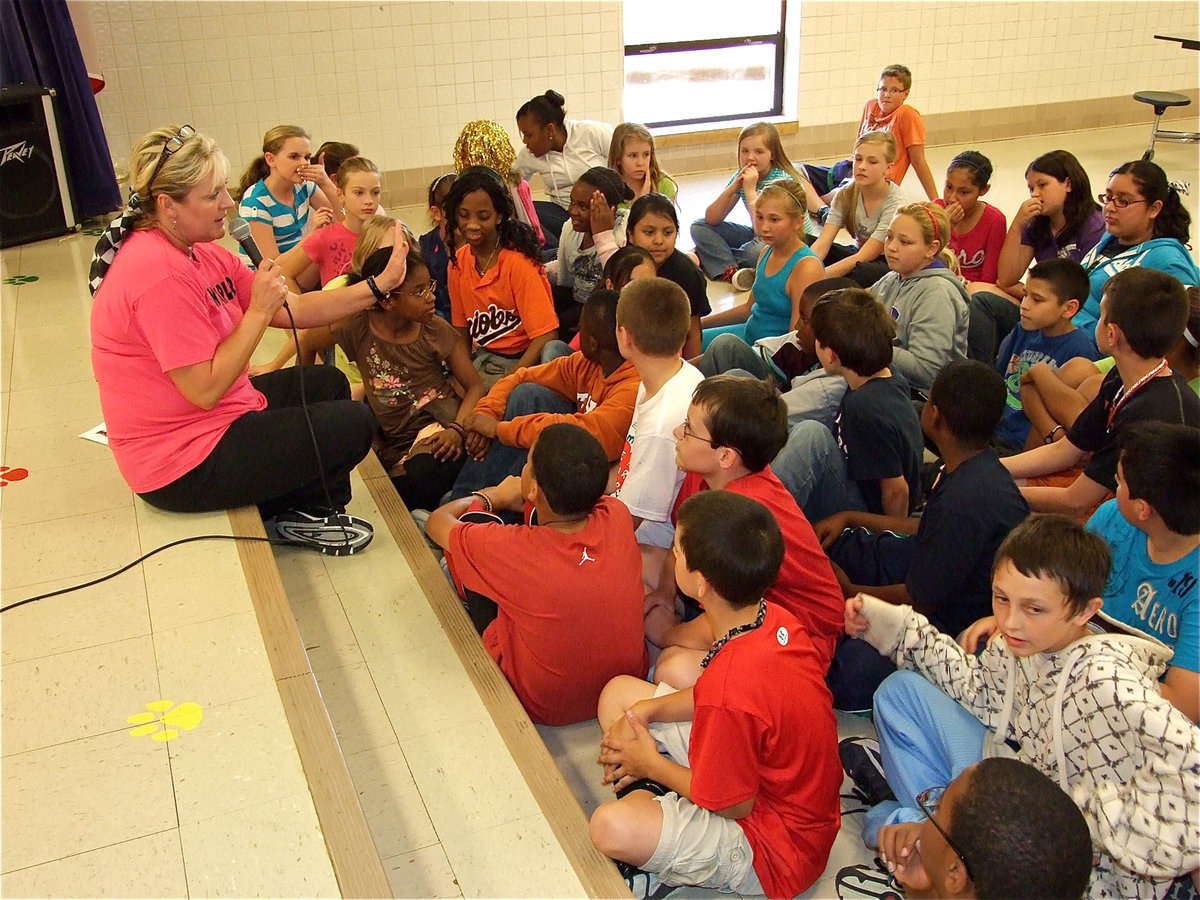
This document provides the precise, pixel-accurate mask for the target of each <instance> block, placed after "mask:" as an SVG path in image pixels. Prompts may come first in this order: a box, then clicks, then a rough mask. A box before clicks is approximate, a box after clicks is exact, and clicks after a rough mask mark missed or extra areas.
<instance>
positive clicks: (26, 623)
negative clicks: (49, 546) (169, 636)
mask: <svg viewBox="0 0 1200 900" xmlns="http://www.w3.org/2000/svg"><path fill="white" fill-rule="evenodd" d="M107 574H108V573H107V572H95V573H89V574H87V575H82V576H79V577H74V578H66V579H56V580H54V581H48V582H43V583H41V584H31V585H29V586H27V587H21V588H13V589H12V590H7V591H4V592H3V594H0V603H2V605H5V606H7V605H8V604H10V603H17V602H19V601H21V600H24V599H26V598H29V597H32V596H34V595H36V594H44V593H48V592H50V591H55V590H59V589H60V588H65V587H70V586H72V585H75V584H78V583H80V582H81V581H90V580H91V579H92V578H96V577H100V576H102V575H107ZM84 598H86V601H85V600H84ZM149 634H150V614H149V611H148V609H147V605H146V591H145V582H144V581H143V578H142V573H141V572H139V571H138V570H137V569H132V570H130V571H128V572H125V573H124V574H122V575H118V576H117V577H116V578H113V579H110V580H109V581H105V582H103V583H102V584H98V585H95V586H93V587H90V588H86V589H85V592H84V593H78V594H76V593H71V594H61V595H59V596H57V597H47V598H46V599H44V600H38V601H36V602H35V603H30V604H28V605H26V606H22V607H20V608H19V609H13V610H10V611H9V612H6V613H4V627H3V629H0V658H2V659H3V662H4V663H5V664H6V665H7V664H8V663H12V662H16V661H18V660H24V659H36V658H38V657H43V656H51V655H53V654H55V653H66V652H67V651H70V650H80V649H82V648H84V647H95V646H98V645H100V644H110V643H112V642H114V641H120V640H125V639H128V638H131V637H138V636H141V635H149ZM6 677H7V676H6ZM10 684H11V682H10Z"/></svg>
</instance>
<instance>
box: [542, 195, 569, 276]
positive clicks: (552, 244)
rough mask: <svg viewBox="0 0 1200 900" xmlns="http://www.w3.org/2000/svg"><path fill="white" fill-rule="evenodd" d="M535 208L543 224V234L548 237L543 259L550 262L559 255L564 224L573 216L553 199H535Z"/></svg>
mask: <svg viewBox="0 0 1200 900" xmlns="http://www.w3.org/2000/svg"><path fill="white" fill-rule="evenodd" d="M533 208H534V209H535V210H537V214H538V221H539V222H540V223H541V225H542V235H543V237H545V239H546V246H545V249H544V250H543V252H542V259H543V260H545V261H546V262H549V261H550V260H552V259H556V258H557V257H558V238H559V235H560V234H562V230H563V226H564V225H566V224H567V220H568V219H570V218H571V216H570V214H569V213H568V212H567V210H566V208H565V207H562V206H559V205H558V204H557V203H555V202H554V201H552V200H534V201H533Z"/></svg>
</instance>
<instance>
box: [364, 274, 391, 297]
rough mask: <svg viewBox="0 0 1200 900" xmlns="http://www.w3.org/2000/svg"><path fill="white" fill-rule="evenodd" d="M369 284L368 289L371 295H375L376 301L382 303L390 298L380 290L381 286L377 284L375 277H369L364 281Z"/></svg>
mask: <svg viewBox="0 0 1200 900" xmlns="http://www.w3.org/2000/svg"><path fill="white" fill-rule="evenodd" d="M363 280H364V281H365V282H366V283H367V287H369V288H370V289H371V293H372V294H374V295H375V299H376V300H378V301H379V302H380V303H382V302H383V301H384V300H386V299H387V298H388V295H387V294H385V293H384V292H383V291H381V290H380V289H379V285H377V284H376V283H375V276H374V275H368V276H367V277H366V278H364V279H363Z"/></svg>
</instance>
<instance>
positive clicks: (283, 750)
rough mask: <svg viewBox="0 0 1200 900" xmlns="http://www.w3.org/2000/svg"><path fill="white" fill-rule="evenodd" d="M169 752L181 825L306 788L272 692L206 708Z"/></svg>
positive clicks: (182, 696) (183, 697) (278, 706)
mask: <svg viewBox="0 0 1200 900" xmlns="http://www.w3.org/2000/svg"><path fill="white" fill-rule="evenodd" d="M172 699H175V700H176V701H177V702H178V701H182V700H184V699H185V696H184V695H182V694H181V695H178V696H177V697H173V698H172ZM167 750H168V752H169V753H170V755H171V777H172V780H173V781H174V784H175V804H176V808H177V809H178V811H179V821H180V823H182V824H191V823H195V822H199V821H202V820H204V819H211V818H213V817H214V816H219V815H224V814H226V813H231V812H236V811H237V810H241V809H246V808H248V807H255V806H261V805H262V804H264V803H266V802H267V801H270V800H278V799H280V798H282V797H289V796H291V795H293V794H299V793H301V792H303V791H305V790H307V788H308V783H307V781H305V778H304V770H303V768H301V765H300V757H299V756H298V755H297V753H296V745H295V742H294V740H293V739H292V734H291V729H290V728H289V727H288V721H287V716H286V715H285V714H284V711H283V705H282V704H281V703H280V700H279V694H278V693H276V692H274V691H272V692H271V693H267V694H260V695H258V696H256V697H251V698H249V699H246V700H238V701H235V702H233V703H227V704H225V705H223V706H210V707H206V708H203V719H201V721H200V724H199V725H197V726H196V727H195V728H194V729H193V730H191V731H183V730H180V733H179V736H178V737H177V738H175V739H174V740H172V741H170V742H169V743H168V744H167Z"/></svg>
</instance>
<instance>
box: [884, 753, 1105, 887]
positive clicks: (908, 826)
mask: <svg viewBox="0 0 1200 900" xmlns="http://www.w3.org/2000/svg"><path fill="white" fill-rule="evenodd" d="M917 803H918V804H919V805H920V807H921V810H922V811H923V812H924V813H925V815H926V816H927V817H928V818H927V819H925V821H924V822H905V823H903V824H900V825H885V826H884V827H883V828H881V829H880V831H879V858H880V860H881V861H882V862H883V864H884V865H885V866H887V869H888V872H890V873H891V875H892V877H893V878H895V880H896V881H897V882H899V883H900V884H901V885H902V886H903V887H904V891H905V896H907V897H975V898H978V900H989V898H995V900H1078V898H1079V897H1082V896H1083V892H1084V891H1085V890H1087V884H1088V879H1089V878H1090V877H1091V874H1092V842H1091V838H1090V837H1089V835H1088V828H1087V822H1085V821H1084V818H1083V815H1082V814H1081V813H1080V811H1079V808H1078V807H1077V806H1075V804H1074V803H1072V802H1071V798H1070V797H1068V796H1067V795H1066V794H1064V793H1063V792H1062V790H1060V789H1059V787H1058V785H1056V784H1055V783H1054V782H1053V781H1051V780H1050V779H1049V778H1047V777H1046V776H1045V775H1043V774H1042V773H1041V772H1039V771H1038V770H1037V769H1035V768H1034V767H1033V766H1031V765H1028V764H1027V763H1023V762H1021V761H1020V760H1016V759H1002V758H999V757H993V758H991V759H984V760H980V761H979V762H977V763H975V764H974V765H972V766H969V767H967V768H966V769H964V770H963V771H962V772H960V773H959V775H958V777H956V778H955V779H954V780H953V781H951V782H950V784H949V785H948V786H946V787H931V788H927V789H925V790H924V791H922V792H921V793H920V794H918V795H917Z"/></svg>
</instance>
